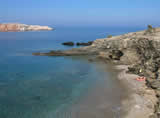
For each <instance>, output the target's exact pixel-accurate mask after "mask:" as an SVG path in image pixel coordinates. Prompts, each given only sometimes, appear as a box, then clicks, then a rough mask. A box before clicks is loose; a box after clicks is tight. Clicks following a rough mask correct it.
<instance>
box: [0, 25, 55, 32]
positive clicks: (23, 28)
mask: <svg viewBox="0 0 160 118" xmlns="http://www.w3.org/2000/svg"><path fill="white" fill-rule="evenodd" d="M40 30H53V28H50V27H48V26H39V25H26V24H18V23H9V24H0V32H18V31H40Z"/></svg>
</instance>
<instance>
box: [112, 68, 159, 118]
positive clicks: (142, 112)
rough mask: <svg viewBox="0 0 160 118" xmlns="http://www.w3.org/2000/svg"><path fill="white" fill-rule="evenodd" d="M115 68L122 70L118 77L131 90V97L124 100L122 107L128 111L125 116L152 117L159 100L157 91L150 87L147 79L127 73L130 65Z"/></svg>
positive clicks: (128, 117) (129, 117) (133, 117)
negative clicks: (141, 79) (146, 81)
mask: <svg viewBox="0 0 160 118" xmlns="http://www.w3.org/2000/svg"><path fill="white" fill-rule="evenodd" d="M115 68H116V69H117V70H120V72H119V74H118V79H119V80H120V81H122V82H123V83H124V84H125V85H126V86H127V87H128V89H130V90H131V91H130V92H131V94H130V95H129V97H128V98H127V99H125V100H123V101H122V108H123V109H124V111H125V112H126V115H125V116H124V118H150V117H152V116H153V115H154V112H155V111H154V107H155V105H156V104H157V101H158V99H157V97H156V93H155V91H154V90H153V89H151V88H148V87H147V85H146V83H145V81H141V82H139V81H137V80H136V79H135V78H137V77H139V76H138V75H135V74H128V73H126V71H127V70H128V66H126V65H117V66H115Z"/></svg>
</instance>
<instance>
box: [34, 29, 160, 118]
mask: <svg viewBox="0 0 160 118" xmlns="http://www.w3.org/2000/svg"><path fill="white" fill-rule="evenodd" d="M33 55H36V56H79V55H91V56H92V55H94V56H96V57H97V58H100V59H103V60H105V61H106V62H113V63H116V64H123V65H129V66H128V71H127V73H130V74H136V75H139V76H144V77H146V78H147V79H146V85H147V87H148V88H150V89H153V90H154V91H155V93H156V97H157V99H158V102H157V103H156V105H155V106H154V107H152V109H154V111H153V114H150V116H147V117H148V118H160V28H152V27H151V26H148V29H147V30H144V31H139V32H132V33H128V34H123V35H120V36H113V37H108V38H104V39H97V40H95V41H94V42H93V43H92V45H91V46H86V47H81V48H75V49H71V50H64V51H51V52H48V53H39V52H38V53H33ZM135 87H136V86H135ZM141 89H142V90H143V88H141ZM153 95H154V94H153ZM135 99H136V98H135ZM148 99H149V98H148ZM137 107H138V106H137Z"/></svg>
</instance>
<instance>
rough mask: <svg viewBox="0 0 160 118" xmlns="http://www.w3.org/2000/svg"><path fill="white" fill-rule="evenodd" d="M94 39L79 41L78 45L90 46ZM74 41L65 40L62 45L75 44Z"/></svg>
mask: <svg viewBox="0 0 160 118" xmlns="http://www.w3.org/2000/svg"><path fill="white" fill-rule="evenodd" d="M92 43H93V41H88V42H86V43H85V42H77V43H76V45H77V46H90V45H92ZM74 44H75V43H74V42H64V43H62V45H67V46H74Z"/></svg>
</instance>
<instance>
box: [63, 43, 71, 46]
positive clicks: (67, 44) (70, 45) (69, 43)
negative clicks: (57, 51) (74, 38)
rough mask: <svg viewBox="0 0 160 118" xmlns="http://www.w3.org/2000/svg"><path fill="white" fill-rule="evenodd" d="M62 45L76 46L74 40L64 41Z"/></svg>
mask: <svg viewBox="0 0 160 118" xmlns="http://www.w3.org/2000/svg"><path fill="white" fill-rule="evenodd" d="M62 45H68V46H74V42H64V43H62Z"/></svg>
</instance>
